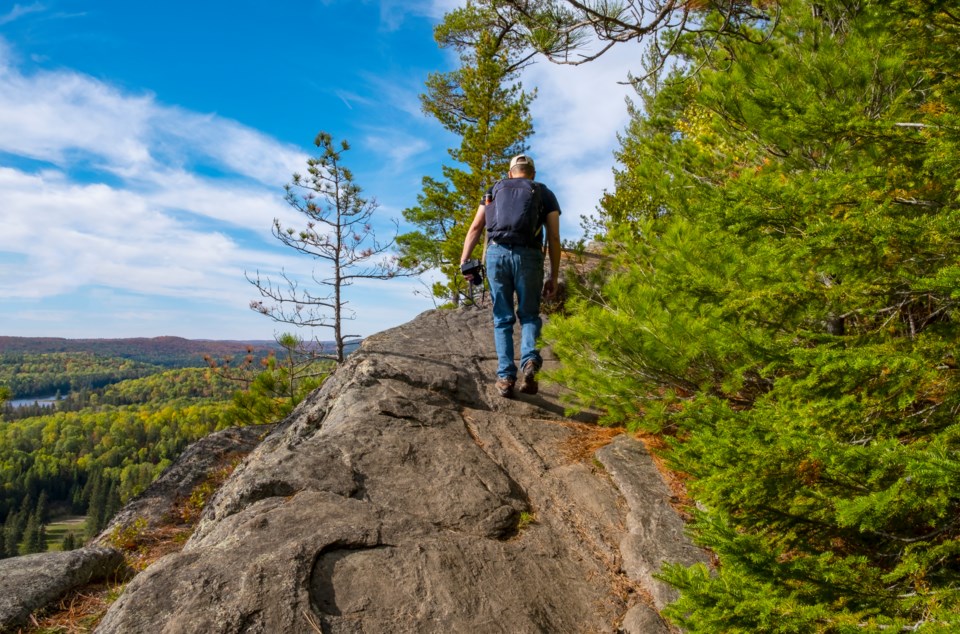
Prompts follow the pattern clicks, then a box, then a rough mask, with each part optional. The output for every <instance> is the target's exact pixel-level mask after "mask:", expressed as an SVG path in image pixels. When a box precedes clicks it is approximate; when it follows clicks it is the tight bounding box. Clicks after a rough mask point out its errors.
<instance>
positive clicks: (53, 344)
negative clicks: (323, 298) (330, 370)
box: [0, 336, 360, 368]
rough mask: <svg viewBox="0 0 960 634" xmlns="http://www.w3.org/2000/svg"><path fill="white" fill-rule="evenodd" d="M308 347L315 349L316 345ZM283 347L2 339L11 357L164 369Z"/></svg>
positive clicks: (0, 345)
mask: <svg viewBox="0 0 960 634" xmlns="http://www.w3.org/2000/svg"><path fill="white" fill-rule="evenodd" d="M359 345H360V340H355V341H351V342H350V343H348V344H347V346H346V352H347V354H349V353H351V352H353V351H354V350H355V349H356V348H357V347H358V346H359ZM308 347H313V348H316V347H317V346H316V344H309V343H308ZM319 348H320V349H321V351H323V352H331V351H332V350H334V349H335V344H334V343H333V342H332V341H321V342H320V343H319ZM279 350H280V347H279V346H278V345H277V342H276V341H262V340H251V341H227V340H214V339H184V338H182V337H152V338H147V337H136V338H131V339H64V338H61V337H3V336H0V355H2V354H10V353H14V354H15V353H23V354H46V353H51V352H92V353H94V354H98V355H102V356H107V357H120V358H123V359H132V360H134V361H142V362H144V363H153V364H156V365H161V366H165V367H171V368H173V367H190V366H202V365H206V363H205V362H204V360H203V359H204V356H210V357H212V358H214V359H217V360H222V359H224V358H225V357H243V356H246V355H247V354H253V355H254V357H265V356H267V354H269V353H270V352H271V351H273V352H277V351H279Z"/></svg>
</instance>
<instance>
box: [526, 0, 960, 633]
mask: <svg viewBox="0 0 960 634" xmlns="http://www.w3.org/2000/svg"><path fill="white" fill-rule="evenodd" d="M703 4H704V6H708V5H709V4H710V3H703ZM759 6H761V7H766V9H767V10H768V11H769V12H770V15H769V16H763V15H759V16H758V18H757V19H754V20H752V21H745V22H740V23H739V24H738V25H737V29H738V31H737V33H738V36H737V37H724V36H723V34H724V16H723V15H721V14H719V13H717V12H715V11H714V12H711V11H704V12H703V13H702V15H701V18H700V19H701V20H702V25H703V27H704V28H703V29H702V32H700V33H687V34H684V35H682V36H681V37H680V38H679V41H678V45H677V47H678V48H677V50H678V51H679V52H680V53H681V58H680V63H679V64H678V65H677V67H676V68H675V69H674V70H673V71H672V72H670V73H669V74H668V75H667V76H666V77H662V76H658V75H654V76H652V77H651V78H650V81H649V82H647V83H646V84H645V85H644V86H643V89H642V91H641V93H640V98H641V100H642V106H643V107H642V108H639V107H638V108H636V109H635V111H634V112H633V121H632V123H631V125H630V128H629V129H628V130H627V132H626V134H625V135H624V137H623V141H622V146H621V149H620V151H619V155H618V158H619V159H620V161H621V163H622V165H623V168H622V169H621V170H619V171H618V173H617V177H616V178H617V181H616V184H617V190H616V192H615V193H614V194H612V195H610V196H608V197H607V199H606V200H605V201H604V203H603V208H604V209H603V211H604V216H603V222H604V224H605V230H606V232H605V233H606V235H605V240H606V242H607V245H608V247H609V249H608V251H609V254H610V257H609V260H608V270H609V277H608V278H607V279H606V281H605V282H603V283H602V284H598V285H584V286H583V287H582V288H580V289H579V297H577V298H576V299H575V300H573V301H572V302H571V314H570V315H569V316H568V317H566V318H562V319H560V318H558V319H555V320H553V322H552V323H551V324H550V325H549V326H548V327H547V329H546V330H545V337H546V338H547V339H548V340H549V341H550V342H551V344H552V345H553V348H554V351H555V353H556V354H557V355H558V356H559V357H560V358H561V359H562V360H563V367H562V368H561V370H559V371H558V373H557V378H558V379H560V380H561V381H562V382H564V383H565V384H567V385H569V386H570V387H571V388H572V389H573V390H574V392H575V393H576V397H577V399H578V403H579V404H580V405H589V406H594V407H602V408H604V409H605V410H606V412H607V413H606V421H607V422H616V423H624V424H626V425H628V426H629V427H630V428H631V429H636V428H645V429H648V430H651V431H655V432H659V433H662V434H665V435H667V436H669V437H670V438H671V439H672V444H671V448H670V450H669V451H668V452H667V453H666V456H667V458H668V459H669V461H670V463H671V464H672V466H673V467H674V468H675V469H677V470H678V471H681V472H685V473H687V474H689V476H690V477H691V480H690V483H689V487H690V493H691V495H692V496H693V498H694V499H695V500H696V502H697V510H695V511H693V514H694V516H695V522H694V524H693V530H694V532H695V535H696V538H697V540H698V541H699V543H701V544H702V545H704V546H707V547H709V548H710V549H711V550H712V551H713V552H714V553H715V554H716V556H717V559H718V562H719V565H718V566H717V569H716V570H715V571H713V572H712V573H711V572H710V571H708V570H707V569H706V568H705V567H703V566H696V567H693V568H690V569H685V568H682V567H677V566H668V567H667V568H666V569H665V571H664V572H663V576H664V578H665V579H666V580H668V581H669V582H670V583H672V584H674V585H675V586H677V587H678V588H679V589H680V590H681V592H682V595H681V598H680V600H679V601H678V602H677V603H675V604H674V605H673V606H672V607H671V608H669V610H668V613H669V615H670V616H671V618H672V619H673V620H674V622H675V623H676V624H678V625H680V626H682V627H684V628H685V629H686V630H687V631H691V632H774V631H776V632H797V633H801V632H802V633H807V632H881V631H883V632H887V631H914V630H920V631H925V632H927V631H929V632H952V631H957V630H958V629H960V587H958V584H957V580H958V579H960V486H958V484H960V425H958V423H957V412H958V411H960V374H958V363H957V360H956V359H957V354H958V351H957V342H958V340H960V326H958V323H960V322H958V317H960V316H958V313H957V307H958V304H957V302H958V298H960V292H958V291H957V286H958V284H957V281H958V279H960V264H958V262H960V240H958V236H960V231H958V229H960V209H958V206H960V189H958V188H960V160H958V158H957V157H958V156H960V153H958V151H957V150H958V145H960V97H958V95H960V91H958V90H957V89H958V85H957V84H958V80H960V14H958V13H957V12H955V11H951V10H950V9H949V7H948V5H947V4H946V3H931V2H923V1H920V0H902V1H895V2H879V1H876V2H860V3H845V2H818V3H810V2H801V1H797V0H789V1H784V2H781V3H778V4H777V5H774V4H772V3H761V4H760V5H759ZM775 12H776V13H777V19H776V20H774V19H773V14H774V13H775ZM767 17H769V18H770V19H766V18H767ZM708 33H709V34H710V36H709V37H708V36H707V34H708ZM741 36H744V37H741Z"/></svg>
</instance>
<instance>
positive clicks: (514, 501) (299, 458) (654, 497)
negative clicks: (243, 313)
mask: <svg viewBox="0 0 960 634" xmlns="http://www.w3.org/2000/svg"><path fill="white" fill-rule="evenodd" d="M492 343H493V338H492V332H491V325H490V314H489V312H487V311H485V310H479V309H467V310H461V311H456V312H454V311H431V312H428V313H424V314H423V315H421V316H420V317H418V318H417V319H415V320H414V321H412V322H410V323H409V324H406V325H404V326H401V327H399V328H395V329H392V330H388V331H385V332H383V333H380V334H378V335H375V336H374V337H370V338H368V339H367V340H366V341H365V342H364V344H363V346H362V348H361V349H360V351H358V352H356V353H354V354H353V355H351V356H350V358H349V359H348V361H347V362H346V363H345V364H344V365H343V366H342V367H341V368H340V369H338V371H337V372H336V373H335V374H334V375H333V376H332V377H331V378H330V379H329V380H328V381H327V382H326V383H325V384H324V386H323V387H322V388H321V389H320V390H318V391H317V392H315V393H314V394H313V395H311V396H310V397H309V398H308V399H307V400H305V401H304V402H303V403H301V405H300V406H299V407H298V408H297V410H296V411H295V412H294V413H293V414H292V415H291V416H290V417H288V418H287V419H286V420H285V421H284V422H283V423H282V424H280V425H279V426H278V427H277V429H275V430H274V431H273V432H272V433H271V434H270V435H269V436H268V437H267V438H266V439H265V440H264V441H263V442H262V443H261V444H260V445H259V446H258V447H257V449H256V450H254V451H253V453H251V454H250V456H249V457H248V458H247V459H246V460H245V461H244V462H243V463H242V464H241V465H240V466H239V467H238V468H237V469H236V470H235V471H234V472H233V475H232V476H231V478H230V479H229V480H228V481H227V482H226V484H225V485H224V486H223V487H222V488H221V490H220V491H219V493H218V494H217V496H216V497H215V499H214V500H213V501H212V503H211V504H210V505H209V506H208V507H207V509H206V511H205V514H204V516H203V517H202V518H201V520H200V523H199V524H198V526H197V529H196V531H195V532H194V534H193V535H192V537H191V538H190V540H189V541H188V542H187V544H186V546H185V547H184V549H183V550H182V551H181V552H179V553H175V554H171V555H168V556H166V557H164V558H163V559H161V560H159V561H158V562H156V563H154V564H153V565H152V566H150V567H149V568H148V569H147V570H146V571H144V572H143V573H141V574H140V575H139V576H138V577H136V578H135V579H134V580H133V581H132V582H131V583H130V584H129V585H128V587H127V589H126V590H125V592H124V593H123V595H122V596H121V597H120V598H119V599H118V600H117V602H116V603H115V604H114V605H113V606H112V608H111V609H110V611H109V612H108V614H107V615H106V617H105V618H104V620H103V621H102V622H101V625H100V626H99V628H98V630H97V632H100V633H114V632H116V633H121V632H123V633H125V632H143V631H150V632H168V633H173V632H223V633H240V632H251V633H252V632H263V633H273V632H317V631H321V632H328V633H347V632H350V633H353V632H465V633H466V632H470V633H483V632H511V633H513V632H616V631H626V632H637V633H641V632H642V633H643V634H656V633H657V632H669V631H670V629H669V628H668V627H667V625H666V624H665V623H664V622H663V621H662V620H661V619H660V617H659V615H658V613H657V608H658V607H661V606H662V605H664V604H665V603H666V602H668V601H669V600H670V598H671V597H672V596H673V595H672V594H671V591H670V589H669V588H667V587H665V586H664V585H663V584H661V582H659V581H657V580H656V579H654V578H653V577H652V576H651V573H652V572H655V571H656V569H657V567H658V566H659V565H660V564H661V563H662V562H663V561H678V562H684V563H692V562H694V561H699V560H704V557H703V555H702V553H701V552H700V551H699V550H697V549H696V548H694V547H693V546H691V545H690V544H689V543H688V542H687V541H686V539H685V538H684V536H683V534H682V523H681V521H680V519H679V518H678V517H677V516H676V514H675V513H674V512H673V510H672V509H671V508H670V506H669V504H668V501H669V496H670V493H669V491H668V489H667V488H666V487H665V486H664V484H663V483H662V482H661V481H660V478H659V476H658V475H657V473H656V470H655V469H654V467H653V465H652V464H651V462H650V459H649V456H647V454H646V452H645V451H644V448H643V446H642V445H641V444H640V443H639V442H637V441H635V440H633V439H632V438H629V437H626V436H621V437H618V438H616V439H615V441H614V442H613V443H612V444H609V445H608V446H607V447H606V448H604V449H602V450H601V451H599V452H598V453H596V454H594V453H593V451H592V450H590V448H591V447H593V446H595V445H596V446H599V445H601V444H603V443H602V442H601V441H602V440H603V437H604V434H602V433H600V430H598V429H597V428H596V427H595V426H593V425H588V424H584V423H583V422H582V421H581V422H578V421H576V420H570V419H568V418H565V417H564V416H563V408H562V407H561V406H560V405H559V404H558V401H557V394H556V390H555V389H553V390H542V391H541V394H538V395H537V396H525V395H519V397H518V399H516V400H505V399H502V398H500V397H499V396H497V395H496V393H495V390H494V389H493V384H492V378H493V374H494V369H495V366H496V359H495V355H494V354H493V345H492Z"/></svg>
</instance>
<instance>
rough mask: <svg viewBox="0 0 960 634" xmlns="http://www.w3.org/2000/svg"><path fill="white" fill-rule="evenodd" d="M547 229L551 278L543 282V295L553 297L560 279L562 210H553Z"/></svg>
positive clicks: (548, 216)
mask: <svg viewBox="0 0 960 634" xmlns="http://www.w3.org/2000/svg"><path fill="white" fill-rule="evenodd" d="M544 225H545V226H546V229H547V253H548V254H549V255H550V278H549V279H547V280H546V281H545V282H544V283H543V296H544V297H546V298H547V299H552V298H553V296H554V295H556V294H557V284H558V283H559V281H560V212H559V211H551V212H550V213H548V214H547V219H546V222H545V223H544Z"/></svg>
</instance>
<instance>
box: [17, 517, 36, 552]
mask: <svg viewBox="0 0 960 634" xmlns="http://www.w3.org/2000/svg"><path fill="white" fill-rule="evenodd" d="M39 541H40V523H39V522H38V521H37V514H36V513H31V514H30V517H29V518H28V519H27V526H26V528H25V529H24V531H23V541H22V542H21V544H20V553H21V554H23V555H29V554H30V553H38V552H40V551H39V550H38V544H39Z"/></svg>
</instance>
